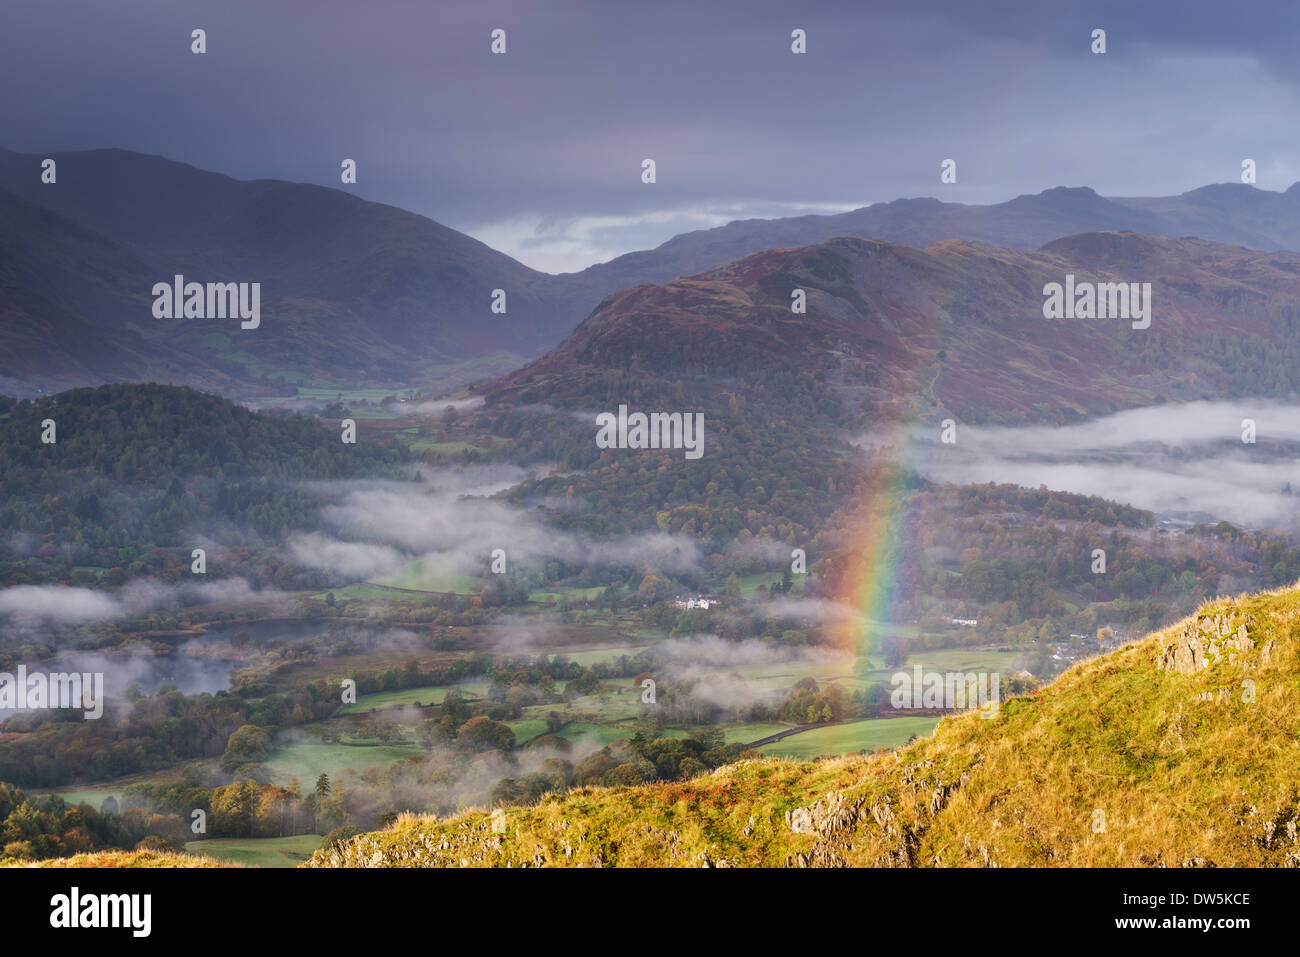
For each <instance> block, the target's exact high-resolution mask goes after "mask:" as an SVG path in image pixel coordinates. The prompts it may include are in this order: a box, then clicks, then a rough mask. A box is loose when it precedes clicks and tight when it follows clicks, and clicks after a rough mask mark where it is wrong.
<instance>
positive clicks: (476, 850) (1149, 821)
mask: <svg viewBox="0 0 1300 957" xmlns="http://www.w3.org/2000/svg"><path fill="white" fill-rule="evenodd" d="M1298 674H1300V586H1297V587H1292V588H1290V589H1285V590H1280V591H1276V592H1271V593H1265V594H1259V595H1254V596H1242V597H1238V598H1235V599H1222V600H1219V601H1217V602H1213V603H1211V604H1208V605H1206V606H1204V607H1202V608H1201V609H1200V610H1199V611H1198V613H1197V614H1196V615H1195V616H1194V617H1192V618H1189V619H1187V620H1185V621H1183V622H1181V623H1179V624H1178V625H1176V626H1174V627H1172V628H1168V629H1165V630H1164V631H1161V632H1157V633H1154V634H1152V635H1149V636H1148V637H1146V638H1144V639H1142V640H1140V641H1137V642H1134V643H1132V644H1129V645H1127V646H1125V647H1124V648H1121V649H1120V650H1118V651H1116V652H1113V653H1111V654H1108V655H1105V656H1102V657H1099V658H1095V659H1092V660H1089V661H1086V662H1083V663H1080V664H1079V665H1076V666H1075V667H1074V668H1072V669H1070V670H1069V671H1068V672H1066V673H1065V674H1064V675H1062V676H1061V677H1060V678H1059V679H1057V680H1056V681H1055V682H1054V683H1052V684H1051V685H1048V686H1046V687H1044V688H1042V689H1040V690H1039V691H1038V692H1036V693H1035V694H1033V695H1032V696H1029V697H1021V698H1012V699H1010V700H1008V701H1004V702H1003V703H1002V706H1001V709H1000V713H999V715H998V716H997V717H996V718H994V719H985V718H983V717H981V716H980V715H979V714H977V713H974V712H971V713H966V714H963V715H960V716H957V717H953V718H949V719H945V720H944V721H942V722H941V723H940V724H939V726H938V728H937V729H936V731H935V733H934V735H933V736H932V737H930V738H927V739H924V740H921V741H917V742H915V743H914V744H912V745H909V746H907V747H905V748H902V749H900V750H898V751H895V752H883V753H879V754H876V755H871V756H854V757H844V758H838V759H833V760H827V761H822V762H802V763H796V762H790V761H780V760H752V761H743V762H741V763H739V764H737V765H734V766H730V767H725V768H722V769H719V770H718V771H716V772H714V773H712V774H709V775H705V776H701V777H698V778H695V779H693V780H690V781H687V782H682V783H672V784H658V785H645V786H636V787H617V788H583V789H580V790H577V791H573V792H571V793H569V794H566V795H560V796H551V797H548V798H545V799H543V801H542V802H541V804H539V805H537V806H534V807H517V808H509V809H507V810H506V811H505V826H504V830H503V831H501V832H499V833H494V832H493V829H492V819H491V817H490V815H489V814H488V812H486V811H476V812H470V813H467V814H464V815H461V816H459V817H455V818H451V819H448V820H445V821H437V820H434V819H429V818H426V819H419V818H414V817H405V818H403V819H401V820H399V821H398V822H397V823H396V824H395V825H393V826H392V827H391V828H389V829H388V830H386V831H381V832H376V833H370V834H363V835H359V836H357V837H355V838H352V839H351V840H349V841H347V842H345V843H344V844H342V845H340V846H339V847H338V848H336V849H331V850H328V851H323V852H318V853H317V854H316V855H315V856H314V857H313V858H312V859H311V861H309V862H308V863H307V864H306V865H304V866H311V867H429V866H434V867H458V866H459V867H466V866H502V867H504V866H515V867H520V866H683V867H686V866H690V867H698V866H715V867H723V866H751V867H752V866H777V867H781V866H793V867H808V866H813V867H831V866H884V867H893V866H897V867H907V866H999V867H1014V866H1076V867H1078V866H1092V867H1096V866H1131V867H1157V866H1171V867H1176V866H1186V867H1210V866H1216V867H1227V866H1245V867H1250V866H1290V867H1295V866H1300V832H1298V830H1297V827H1298V826H1300V788H1298V787H1297V784H1296V783H1295V782H1296V778H1295V768H1296V766H1297V762H1298V761H1300V744H1298V738H1297V735H1298V734H1300V704H1298V703H1297V701H1298V699H1297V696H1296V694H1295V692H1296V685H1297V675H1298ZM1252 683H1253V690H1254V700H1253V701H1247V700H1243V698H1249V697H1250V696H1249V695H1248V694H1246V693H1245V692H1244V691H1243V689H1246V688H1250V687H1251V686H1252ZM1099 811H1100V812H1102V814H1101V815H1098V813H1097V812H1099ZM1103 816H1104V819H1103Z"/></svg>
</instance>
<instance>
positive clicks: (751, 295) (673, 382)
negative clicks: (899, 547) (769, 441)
mask: <svg viewBox="0 0 1300 957" xmlns="http://www.w3.org/2000/svg"><path fill="white" fill-rule="evenodd" d="M1069 275H1072V276H1074V277H1075V280H1076V281H1077V282H1078V283H1080V284H1082V283H1084V282H1094V283H1095V282H1103V283H1104V282H1116V283H1134V282H1149V283H1151V294H1152V300H1153V306H1152V312H1151V320H1150V328H1148V329H1134V328H1133V327H1132V326H1133V321H1131V320H1123V319H1046V318H1044V315H1043V304H1044V295H1043V289H1044V287H1045V286H1046V285H1047V284H1049V283H1062V284H1064V283H1065V282H1066V277H1067V276H1069ZM799 289H802V290H804V294H805V295H806V301H807V312H806V314H802V315H800V314H795V313H793V312H792V309H791V304H792V294H793V293H794V291H795V290H799ZM1298 333H1300V254H1296V253H1290V252H1273V253H1264V252H1255V251H1252V250H1248V249H1241V248H1238V247H1231V246H1222V245H1218V244H1215V243H1210V242H1206V241H1204V240H1199V239H1166V238H1162V237H1152V236H1143V235H1139V234H1137V233H1127V232H1122V233H1110V232H1108V233H1084V234H1080V235H1077V236H1071V237H1067V238H1064V239H1059V240H1056V241H1054V242H1051V243H1049V244H1047V245H1046V246H1044V247H1043V248H1042V249H1040V250H1036V251H1025V250H1015V249H1006V248H1000V247H994V246H988V245H985V244H983V243H973V242H965V241H961V240H945V241H943V242H940V243H936V244H934V245H931V246H929V247H927V248H926V249H914V248H912V247H910V246H904V245H899V244H896V243H888V242H883V241H880V240H864V239H850V238H839V239H833V240H831V241H829V242H826V243H822V244H819V245H813V246H804V247H799V248H795V249H784V250H772V251H767V252H762V253H755V254H754V255H751V256H747V257H744V258H742V259H740V260H738V261H736V262H734V263H731V264H729V265H727V266H723V267H721V268H718V269H713V270H710V271H707V272H704V273H701V274H699V275H697V276H692V277H689V278H683V279H674V280H672V281H671V282H668V283H665V284H663V285H651V284H643V285H640V286H636V287H634V288H632V289H629V290H625V291H623V292H620V293H616V294H614V295H612V296H609V297H608V298H606V299H605V300H604V302H602V303H601V305H600V306H599V307H598V308H597V309H596V311H595V312H593V313H592V315H591V316H590V317H588V318H587V319H586V320H584V321H583V322H582V323H581V324H580V325H579V326H578V328H577V329H576V330H575V331H574V333H573V335H571V336H569V337H568V338H567V339H566V340H565V341H564V342H563V343H561V344H560V345H559V346H557V347H556V348H555V349H553V350H552V351H551V352H550V353H548V354H547V355H545V356H543V357H542V358H540V359H538V360H536V361H534V362H532V363H530V364H528V365H527V366H524V367H523V368H521V369H519V370H517V371H515V372H513V373H510V374H509V375H507V376H505V377H503V378H501V379H499V380H497V381H496V382H494V383H491V384H489V385H486V386H484V387H483V389H482V391H483V392H484V394H485V395H487V397H488V399H489V403H490V404H504V403H548V404H552V405H566V404H567V405H571V406H577V407H583V408H589V407H593V403H595V402H597V401H600V402H605V403H610V402H614V401H616V400H618V397H619V395H620V393H621V394H622V395H624V396H626V395H627V394H629V393H630V392H632V391H633V390H636V391H638V392H639V393H640V394H642V395H643V396H646V395H650V394H653V393H655V392H656V391H659V392H660V393H680V391H681V388H680V386H681V383H682V382H686V381H694V380H695V379H698V380H700V381H711V382H715V383H716V382H721V383H726V382H740V383H746V382H747V383H749V391H750V392H751V393H754V394H756V395H757V394H761V393H762V392H763V390H764V389H770V390H772V393H773V394H771V395H770V396H768V399H770V401H771V402H773V403H780V402H781V401H782V397H781V395H780V394H779V389H778V388H777V387H776V386H773V385H770V384H771V383H774V382H778V381H782V379H781V377H782V376H785V377H794V379H793V381H799V382H803V383H807V382H812V381H815V380H824V382H825V388H824V390H823V391H824V392H825V393H826V394H827V395H828V396H830V395H833V396H834V397H835V399H836V401H839V402H843V403H847V404H849V405H852V406H860V407H862V408H865V409H871V410H875V411H882V410H886V409H891V408H892V409H895V410H898V411H900V412H903V411H908V410H911V411H923V410H926V409H933V408H944V409H948V410H951V411H954V412H957V413H959V417H961V418H962V419H964V420H966V421H991V420H1006V421H1009V420H1024V419H1047V420H1051V419H1057V420H1059V419H1061V418H1062V417H1065V418H1069V417H1072V416H1075V415H1086V414H1095V413H1102V412H1111V411H1116V410H1118V409H1122V408H1129V407H1134V406H1142V405H1149V404H1152V403H1157V402H1160V401H1163V400H1164V399H1173V398H1181V399H1192V398H1213V397H1226V396H1264V395H1273V396H1283V395H1289V394H1292V393H1293V392H1294V391H1295V388H1296V386H1295V383H1294V376H1293V370H1294V369H1295V368H1297V367H1298V366H1300V345H1298V344H1297V343H1298V339H1300V336H1298V335H1297V334H1298ZM723 387H725V386H723ZM601 407H602V408H604V407H608V406H607V405H602V406H601Z"/></svg>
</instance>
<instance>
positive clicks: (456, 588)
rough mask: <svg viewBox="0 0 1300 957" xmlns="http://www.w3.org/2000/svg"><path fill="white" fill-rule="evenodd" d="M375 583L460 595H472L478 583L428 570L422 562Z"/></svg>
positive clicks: (455, 575) (391, 586)
mask: <svg viewBox="0 0 1300 957" xmlns="http://www.w3.org/2000/svg"><path fill="white" fill-rule="evenodd" d="M373 582H374V584H376V585H387V586H388V587H390V588H410V589H412V590H413V591H438V592H456V593H457V594H460V595H472V594H475V593H476V591H477V588H476V582H475V580H474V579H473V578H472V577H470V576H469V575H462V574H460V573H458V572H445V571H436V570H434V569H432V568H426V567H425V564H424V562H423V561H421V560H417V561H414V562H412V563H411V564H409V565H407V566H406V567H405V568H403V569H402V570H401V571H399V572H397V573H396V574H395V575H389V576H387V577H385V578H375V579H373Z"/></svg>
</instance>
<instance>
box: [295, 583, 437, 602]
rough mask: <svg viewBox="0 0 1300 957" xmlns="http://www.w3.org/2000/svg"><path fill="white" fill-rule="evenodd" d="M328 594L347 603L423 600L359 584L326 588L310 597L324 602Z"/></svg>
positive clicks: (415, 596) (418, 597)
mask: <svg viewBox="0 0 1300 957" xmlns="http://www.w3.org/2000/svg"><path fill="white" fill-rule="evenodd" d="M330 592H333V593H334V600H335V601H349V600H351V599H353V598H360V599H361V600H362V601H415V600H417V599H419V600H421V601H422V600H423V599H421V598H420V596H419V595H405V594H403V593H402V592H400V591H386V590H385V589H383V588H376V587H375V586H374V585H367V584H365V583H359V584H356V585H347V586H346V587H344V588H327V589H326V590H325V591H323V592H319V593H317V594H315V595H312V596H311V597H312V598H315V599H317V600H319V601H324V600H325V596H326V595H328V594H329V593H330Z"/></svg>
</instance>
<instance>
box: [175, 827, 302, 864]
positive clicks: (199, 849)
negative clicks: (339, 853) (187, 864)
mask: <svg viewBox="0 0 1300 957" xmlns="http://www.w3.org/2000/svg"><path fill="white" fill-rule="evenodd" d="M320 841H321V836H320V835H319V834H297V835H294V836H293V837H216V838H213V839H211V840H208V841H190V842H189V843H188V844H186V845H185V853H186V854H199V855H202V856H204V857H212V858H216V859H217V860H219V861H229V862H231V863H233V864H243V865H245V866H247V867H296V866H297V865H298V864H299V863H301V862H302V861H305V860H307V858H309V857H311V856H312V854H313V853H314V852H315V851H316V848H318V847H320Z"/></svg>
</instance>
